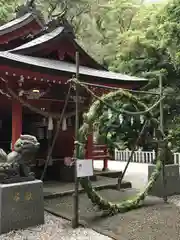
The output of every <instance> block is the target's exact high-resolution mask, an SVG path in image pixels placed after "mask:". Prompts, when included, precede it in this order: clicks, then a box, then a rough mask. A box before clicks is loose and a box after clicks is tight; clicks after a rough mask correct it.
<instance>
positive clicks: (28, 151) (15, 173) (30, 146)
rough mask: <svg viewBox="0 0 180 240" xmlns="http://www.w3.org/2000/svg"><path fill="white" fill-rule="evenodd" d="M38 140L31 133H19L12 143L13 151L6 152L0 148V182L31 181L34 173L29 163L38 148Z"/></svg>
mask: <svg viewBox="0 0 180 240" xmlns="http://www.w3.org/2000/svg"><path fill="white" fill-rule="evenodd" d="M39 146H40V144H39V142H38V141H37V139H36V137H34V136H31V135H21V136H20V138H19V139H18V140H17V141H16V143H15V144H14V151H12V152H10V153H9V154H6V153H5V152H4V150H3V149H0V183H14V182H22V181H32V180H34V179H35V177H34V173H32V172H31V171H30V167H29V165H30V163H31V162H32V160H33V158H35V156H36V153H37V151H38V149H39Z"/></svg>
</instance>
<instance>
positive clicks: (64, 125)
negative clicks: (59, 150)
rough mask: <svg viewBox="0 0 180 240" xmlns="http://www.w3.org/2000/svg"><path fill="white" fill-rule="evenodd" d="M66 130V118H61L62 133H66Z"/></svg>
mask: <svg viewBox="0 0 180 240" xmlns="http://www.w3.org/2000/svg"><path fill="white" fill-rule="evenodd" d="M66 130H67V121H66V118H63V122H62V131H66Z"/></svg>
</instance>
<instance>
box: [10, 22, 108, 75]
mask: <svg viewBox="0 0 180 240" xmlns="http://www.w3.org/2000/svg"><path fill="white" fill-rule="evenodd" d="M47 30H48V29H47ZM63 37H65V38H66V39H67V40H68V41H70V42H71V44H72V45H73V46H74V47H75V49H76V50H77V51H79V52H80V54H82V55H84V56H86V58H88V59H89V61H91V63H92V65H93V67H95V68H98V69H103V70H107V69H106V68H105V67H104V66H102V65H101V64H99V63H98V62H97V61H96V60H95V59H93V58H92V57H91V56H90V55H89V54H88V53H87V52H86V51H85V50H84V49H83V48H82V47H81V46H80V45H79V44H78V42H77V40H76V39H75V37H74V35H73V34H71V33H69V32H68V29H66V27H64V26H60V27H57V28H56V29H54V30H53V31H51V32H48V33H45V34H44V35H41V36H39V37H37V38H35V39H33V40H32V41H30V42H28V43H25V44H23V45H21V46H19V47H17V48H14V49H11V50H10V52H12V53H18V54H27V55H33V52H34V53H35V52H36V51H38V50H39V49H40V48H41V47H43V45H44V44H48V43H49V44H50V43H52V42H51V41H53V40H57V39H60V38H63ZM44 47H45V48H46V47H47V45H44ZM52 47H53V44H52ZM57 50H58V49H57ZM43 53H44V51H43Z"/></svg>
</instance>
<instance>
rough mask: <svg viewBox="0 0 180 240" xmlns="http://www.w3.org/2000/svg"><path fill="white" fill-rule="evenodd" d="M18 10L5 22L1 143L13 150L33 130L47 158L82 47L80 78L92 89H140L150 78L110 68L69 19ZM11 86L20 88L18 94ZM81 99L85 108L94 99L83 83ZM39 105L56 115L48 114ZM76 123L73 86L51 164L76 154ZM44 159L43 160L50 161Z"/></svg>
mask: <svg viewBox="0 0 180 240" xmlns="http://www.w3.org/2000/svg"><path fill="white" fill-rule="evenodd" d="M17 16H18V17H17V18H16V19H14V20H12V21H11V22H9V23H7V24H5V25H3V26H1V27H0V50H1V51H0V131H1V134H0V147H1V148H4V149H5V150H6V151H10V149H11V146H13V145H14V143H15V141H16V140H17V138H19V136H20V134H22V133H24V134H32V135H35V136H36V137H37V138H38V140H39V141H40V143H41V147H40V151H39V154H38V159H40V160H44V161H45V160H46V156H47V152H48V148H49V145H50V143H51V139H49V137H48V135H47V130H51V132H52V136H53V134H54V133H55V131H56V124H57V119H58V117H59V116H60V114H61V112H62V109H63V106H64V102H65V98H66V95H67V92H68V88H69V84H67V81H68V80H69V79H71V78H72V77H73V76H74V75H75V74H76V64H75V56H76V52H77V51H78V52H79V59H80V67H79V77H80V80H81V81H83V82H86V83H92V86H91V90H93V91H95V92H96V93H98V94H99V95H101V94H102V93H104V88H100V87H95V85H97V84H99V85H103V86H115V87H118V88H126V89H137V88H140V87H141V86H143V85H145V84H146V83H147V80H146V79H141V78H136V77H132V76H127V75H123V74H120V73H114V72H110V71H108V70H107V69H106V68H105V67H103V66H102V65H100V64H99V63H97V62H96V61H95V60H94V59H93V58H92V57H91V56H89V54H87V53H86V52H85V51H84V50H83V49H82V48H81V46H80V45H79V44H78V42H77V40H76V37H75V35H74V32H73V31H72V28H71V27H70V26H69V25H68V24H66V23H64V24H59V23H58V22H56V23H54V22H50V23H49V24H46V25H45V23H44V21H43V20H42V17H39V16H38V14H37V12H36V11H34V9H28V12H24V14H23V11H22V12H21V14H20V15H18V14H17ZM93 84H94V86H93ZM7 86H8V88H9V89H11V90H12V91H13V93H15V94H16V97H15V98H13V96H12V95H11V94H10V93H9V92H8V88H7ZM21 100H22V101H21ZM79 101H80V111H81V113H83V112H84V111H85V110H86V109H87V107H88V105H89V103H90V101H91V99H90V96H89V95H88V93H87V92H86V91H85V90H83V89H82V90H80V97H79ZM22 103H23V104H22ZM34 108H35V109H36V111H34ZM37 109H39V111H41V112H44V113H47V112H50V113H52V115H54V116H56V117H54V118H53V119H52V118H51V117H49V118H47V117H46V116H42V115H43V114H38V111H37ZM44 115H45V114H44ZM80 116H81V117H80V120H81V121H82V114H81V115H80ZM74 126H75V92H74V90H72V91H71V95H70V99H69V100H68V105H67V109H66V112H65V115H64V119H63V122H62V126H61V130H60V132H59V135H58V139H57V141H56V144H55V147H54V149H53V153H52V161H51V165H52V163H53V162H56V163H57V162H58V160H60V159H64V158H66V157H72V156H73V150H74V131H75V127H74ZM52 136H51V138H52ZM44 161H39V162H41V164H44Z"/></svg>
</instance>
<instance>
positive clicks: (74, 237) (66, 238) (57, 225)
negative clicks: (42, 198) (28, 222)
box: [0, 213, 111, 240]
mask: <svg viewBox="0 0 180 240" xmlns="http://www.w3.org/2000/svg"><path fill="white" fill-rule="evenodd" d="M0 240H111V238H108V237H106V236H103V235H100V234H99V233H97V232H95V231H93V230H91V229H88V228H78V229H75V230H73V229H72V227H71V223H70V222H69V221H66V220H64V219H62V218H58V217H55V216H53V215H51V214H49V213H45V224H44V225H41V226H38V227H34V228H28V229H25V230H19V231H12V232H10V233H8V234H3V235H1V236H0Z"/></svg>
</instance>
